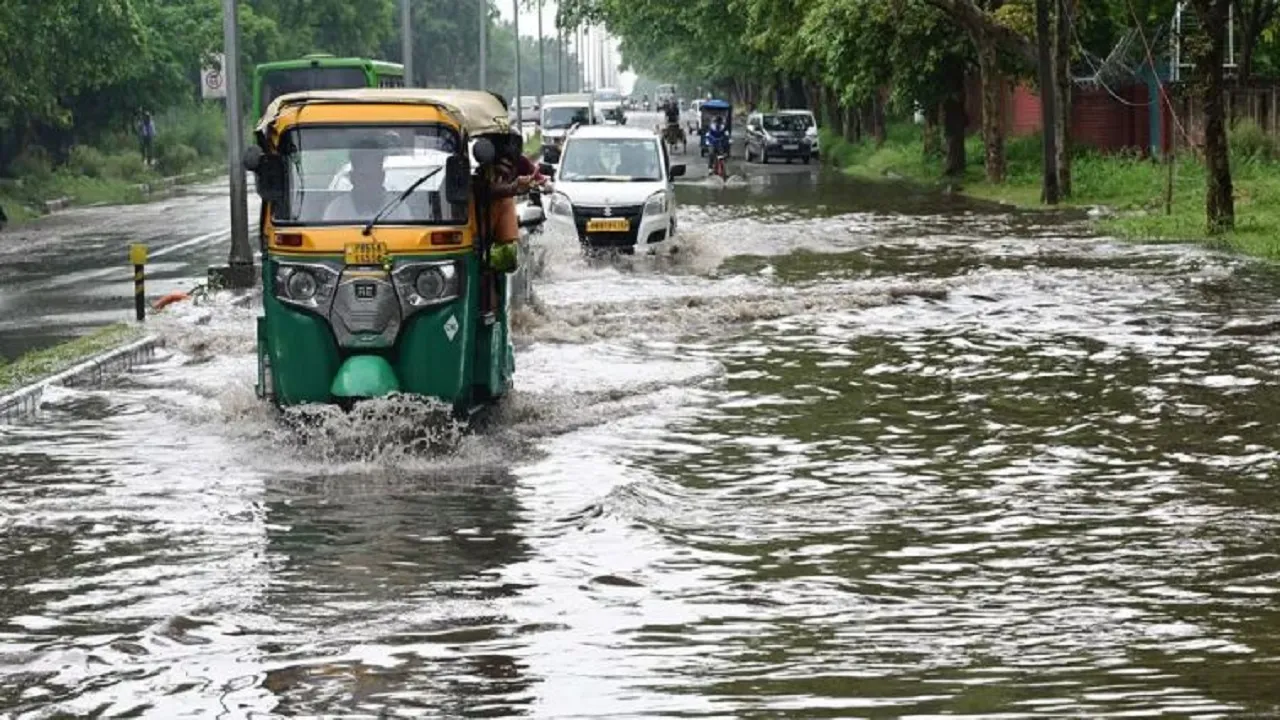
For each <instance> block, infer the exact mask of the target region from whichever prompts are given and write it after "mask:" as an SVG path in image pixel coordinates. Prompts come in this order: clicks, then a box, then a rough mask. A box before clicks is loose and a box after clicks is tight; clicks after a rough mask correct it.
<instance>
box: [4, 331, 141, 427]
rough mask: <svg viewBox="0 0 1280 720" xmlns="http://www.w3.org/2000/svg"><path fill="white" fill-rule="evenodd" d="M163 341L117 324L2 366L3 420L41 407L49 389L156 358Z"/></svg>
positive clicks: (90, 381)
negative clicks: (45, 392) (46, 389)
mask: <svg viewBox="0 0 1280 720" xmlns="http://www.w3.org/2000/svg"><path fill="white" fill-rule="evenodd" d="M162 344H163V342H162V341H161V340H160V338H158V337H156V336H154V335H149V334H147V333H146V332H145V330H144V329H143V328H141V327H139V326H136V325H127V324H120V325H113V326H111V327H108V328H103V329H102V330H98V331H96V332H94V333H91V334H89V335H86V336H84V337H82V338H77V339H75V340H71V341H69V342H66V343H63V344H61V345H56V346H54V347H51V348H47V349H44V350H38V351H35V352H32V353H29V354H27V355H24V356H22V357H20V358H18V359H16V360H14V361H13V362H11V363H7V364H3V365H0V424H3V423H12V422H15V421H17V420H21V419H22V418H24V417H27V416H29V415H32V414H34V413H35V412H37V411H38V410H39V409H40V402H41V398H42V397H43V394H44V390H45V388H47V387H49V386H52V385H63V386H85V385H93V384H96V383H99V382H101V381H102V380H103V379H104V378H105V377H107V376H109V375H112V374H115V373H119V372H124V371H127V370H129V369H132V368H133V367H135V366H137V365H139V364H141V363H145V362H147V361H149V360H151V359H152V358H153V357H154V356H155V351H156V349H157V348H159V347H160V346H161V345H162Z"/></svg>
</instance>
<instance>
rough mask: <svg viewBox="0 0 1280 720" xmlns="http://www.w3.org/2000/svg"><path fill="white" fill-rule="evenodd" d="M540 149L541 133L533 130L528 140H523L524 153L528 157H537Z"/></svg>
mask: <svg viewBox="0 0 1280 720" xmlns="http://www.w3.org/2000/svg"><path fill="white" fill-rule="evenodd" d="M541 151H542V133H540V132H535V133H534V134H533V135H532V136H530V137H529V139H528V140H525V141H524V154H525V155H528V156H530V157H537V156H538V153H539V152H541Z"/></svg>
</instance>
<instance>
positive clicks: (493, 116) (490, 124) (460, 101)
mask: <svg viewBox="0 0 1280 720" xmlns="http://www.w3.org/2000/svg"><path fill="white" fill-rule="evenodd" d="M321 103H323V104H334V105H341V104H380V105H387V104H390V105H426V106H430V107H437V108H440V109H442V110H444V111H445V112H447V113H449V114H450V115H451V116H453V117H454V119H456V120H457V121H458V124H459V125H461V126H462V127H463V129H464V130H466V131H467V133H468V134H471V135H486V134H490V133H508V132H511V121H510V120H509V119H508V117H507V108H506V107H504V106H503V104H502V102H500V101H499V99H498V97H497V96H495V95H493V94H492V93H488V92H484V91H481V90H430V89H418V88H352V89H347V90H305V91H303V92H296V93H289V94H288V95H281V96H280V97H278V98H276V99H275V100H274V101H272V103H271V105H269V106H268V107H267V110H266V112H264V113H263V114H262V119H261V120H260V121H259V122H258V127H257V132H259V133H264V134H265V133H267V132H268V129H269V128H270V126H271V124H272V123H273V122H275V120H276V118H278V117H279V116H280V113H281V112H283V111H284V110H285V109H286V108H290V107H294V106H297V105H313V104H321Z"/></svg>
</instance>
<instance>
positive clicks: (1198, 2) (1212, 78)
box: [1192, 0, 1236, 235]
mask: <svg viewBox="0 0 1280 720" xmlns="http://www.w3.org/2000/svg"><path fill="white" fill-rule="evenodd" d="M1192 4H1193V6H1194V7H1195V9H1196V14H1197V15H1199V17H1200V26H1201V27H1202V28H1204V32H1205V33H1206V34H1207V35H1208V38H1209V41H1208V42H1207V43H1204V45H1203V47H1202V49H1201V51H1200V52H1199V53H1197V55H1198V57H1197V58H1196V74H1197V75H1199V76H1200V83H1201V92H1202V102H1203V103H1204V116H1205V122H1204V159H1205V165H1206V168H1205V169H1206V171H1207V173H1208V188H1207V191H1206V193H1205V216H1206V219H1207V220H1208V227H1207V230H1208V232H1209V234H1210V235H1216V234H1218V233H1221V232H1225V231H1227V230H1231V229H1233V228H1234V227H1235V220H1236V218H1235V200H1234V197H1233V196H1234V193H1233V191H1232V185H1231V160H1230V156H1229V155H1228V147H1227V125H1226V107H1225V106H1224V103H1223V100H1224V95H1225V92H1224V90H1225V88H1224V86H1225V84H1226V82H1225V78H1224V72H1223V68H1222V63H1223V61H1224V60H1225V58H1226V39H1227V37H1226V36H1227V8H1228V7H1229V5H1230V0H1193V3H1192Z"/></svg>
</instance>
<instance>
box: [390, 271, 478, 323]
mask: <svg viewBox="0 0 1280 720" xmlns="http://www.w3.org/2000/svg"><path fill="white" fill-rule="evenodd" d="M391 275H392V279H393V281H394V282H395V285H396V292H397V293H398V294H399V295H400V302H401V304H402V306H403V307H404V311H405V314H406V315H407V314H409V313H411V312H413V311H415V310H419V309H421V308H424V307H430V306H432V305H439V304H440V303H444V302H449V301H450V300H455V299H457V298H458V297H459V296H460V295H461V294H462V275H461V273H459V272H458V264H457V263H456V262H454V261H452V260H449V261H445V262H417V263H406V264H404V265H401V266H400V267H398V268H396V269H395V270H394V271H393V272H392V273H391Z"/></svg>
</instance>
